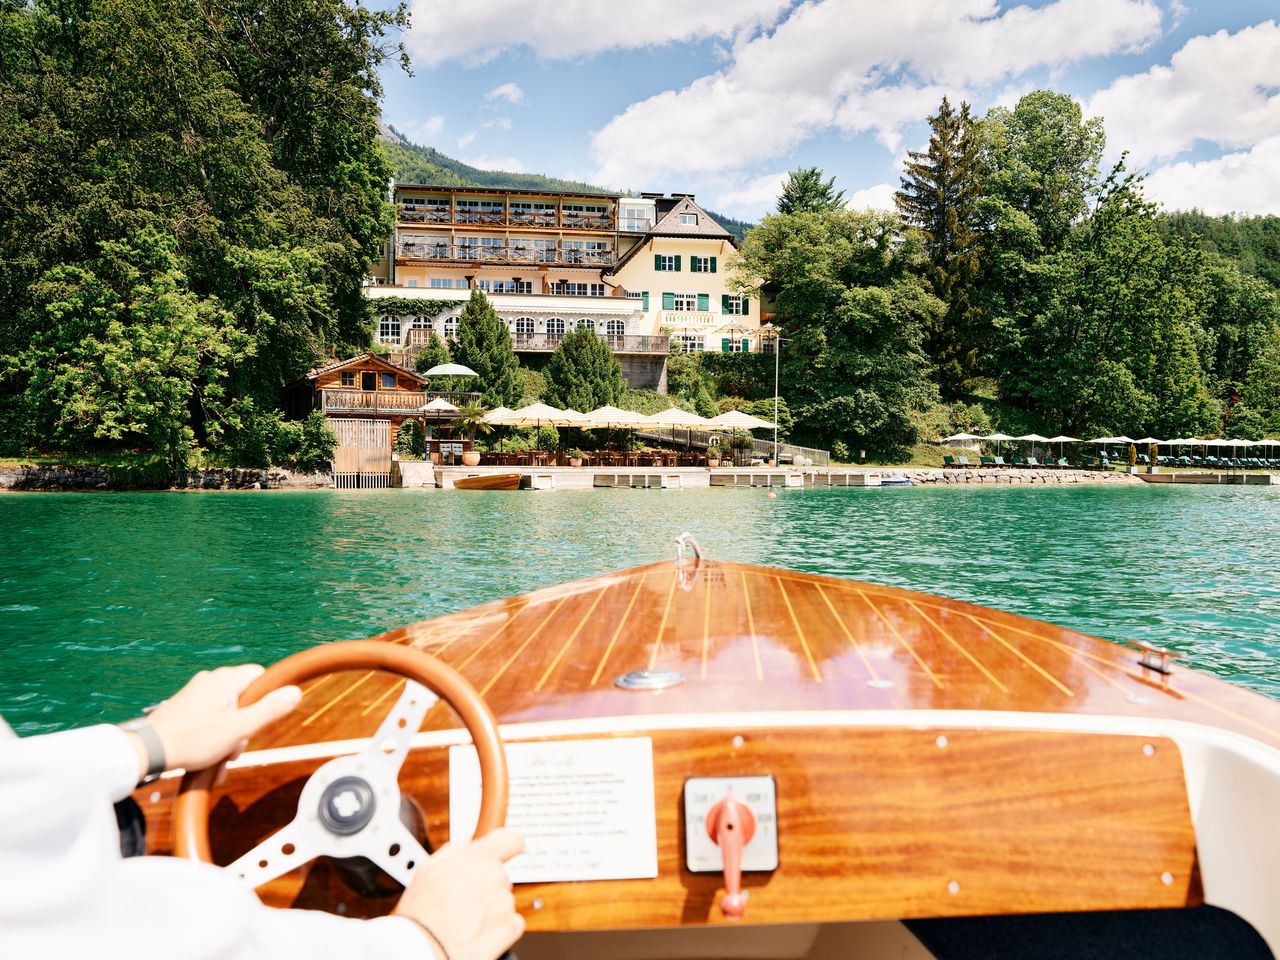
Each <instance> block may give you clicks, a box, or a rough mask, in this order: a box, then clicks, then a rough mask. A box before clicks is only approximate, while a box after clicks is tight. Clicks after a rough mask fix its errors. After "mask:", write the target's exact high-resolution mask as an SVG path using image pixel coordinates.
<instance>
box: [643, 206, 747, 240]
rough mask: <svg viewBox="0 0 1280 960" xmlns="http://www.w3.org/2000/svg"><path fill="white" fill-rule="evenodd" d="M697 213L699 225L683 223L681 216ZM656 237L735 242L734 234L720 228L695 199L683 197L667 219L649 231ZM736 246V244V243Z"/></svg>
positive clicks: (670, 211)
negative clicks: (701, 238) (696, 238)
mask: <svg viewBox="0 0 1280 960" xmlns="http://www.w3.org/2000/svg"><path fill="white" fill-rule="evenodd" d="M682 213H695V214H697V215H698V222H697V223H681V222H680V214H682ZM649 235H650V236H654V237H706V238H708V239H710V240H728V241H730V242H733V234H731V233H730V232H729V231H728V230H726V229H725V228H724V227H722V226H720V224H718V223H717V222H716V221H715V219H714V218H713V217H711V216H710V215H709V214H708V213H707V211H705V210H703V209H702V208H701V207H700V206H698V205H697V204H696V203H694V202H693V197H682V198H681V199H680V201H679V202H677V203H676V205H675V206H673V207H672V208H671V209H670V210H669V211H668V212H667V215H666V216H665V217H663V218H662V219H661V220H659V221H658V222H657V223H655V224H654V225H653V229H652V230H650V231H649ZM735 246H736V243H735Z"/></svg>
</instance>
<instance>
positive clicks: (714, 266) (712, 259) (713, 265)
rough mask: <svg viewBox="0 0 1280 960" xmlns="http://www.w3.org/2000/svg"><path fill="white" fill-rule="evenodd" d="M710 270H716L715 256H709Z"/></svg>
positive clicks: (713, 271)
mask: <svg viewBox="0 0 1280 960" xmlns="http://www.w3.org/2000/svg"><path fill="white" fill-rule="evenodd" d="M711 272H712V273H715V272H716V258H715V257H712V258H711Z"/></svg>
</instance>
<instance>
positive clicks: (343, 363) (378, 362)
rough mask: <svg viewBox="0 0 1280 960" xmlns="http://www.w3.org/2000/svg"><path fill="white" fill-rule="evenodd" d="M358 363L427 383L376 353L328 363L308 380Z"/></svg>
mask: <svg viewBox="0 0 1280 960" xmlns="http://www.w3.org/2000/svg"><path fill="white" fill-rule="evenodd" d="M358 363H372V364H373V365H374V366H377V367H383V368H385V369H386V370H387V371H388V372H389V373H398V374H400V375H401V376H405V377H408V378H409V379H411V380H417V381H418V382H419V383H423V384H425V383H427V378H426V377H424V376H421V375H420V374H417V373H415V372H414V371H412V370H408V369H406V368H404V367H398V366H396V365H395V364H394V363H392V362H391V361H390V360H388V359H387V358H386V357H381V356H379V355H378V354H376V353H362V354H360V355H359V356H358V357H350V358H349V359H347V360H334V361H332V362H330V363H326V364H325V365H324V366H321V367H316V368H315V369H314V370H312V371H310V372H309V373H308V374H307V377H306V379H308V380H314V379H316V377H319V376H321V375H323V374H326V373H333V372H334V371H335V370H344V369H346V368H347V367H354V366H355V365H356V364H358Z"/></svg>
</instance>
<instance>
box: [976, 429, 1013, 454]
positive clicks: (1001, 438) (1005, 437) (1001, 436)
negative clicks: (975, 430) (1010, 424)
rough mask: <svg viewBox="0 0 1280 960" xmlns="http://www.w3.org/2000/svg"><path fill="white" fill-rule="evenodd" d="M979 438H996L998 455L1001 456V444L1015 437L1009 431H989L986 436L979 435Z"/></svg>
mask: <svg viewBox="0 0 1280 960" xmlns="http://www.w3.org/2000/svg"><path fill="white" fill-rule="evenodd" d="M978 439H979V440H994V441H995V442H996V456H1000V444H1001V443H1003V442H1004V441H1005V440H1012V439H1013V437H1011V436H1009V435H1008V434H1007V433H988V434H987V435H986V436H985V437H979V438H978Z"/></svg>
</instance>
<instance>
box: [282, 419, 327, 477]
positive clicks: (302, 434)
mask: <svg viewBox="0 0 1280 960" xmlns="http://www.w3.org/2000/svg"><path fill="white" fill-rule="evenodd" d="M298 427H299V429H298V434H297V436H298V442H297V446H296V447H295V448H294V450H293V455H292V457H291V459H292V461H293V465H294V466H295V467H297V468H298V469H299V470H303V471H307V472H311V471H314V470H319V469H320V467H322V466H324V465H325V464H326V463H328V462H329V461H331V460H332V459H333V448H334V447H336V446H337V445H338V437H337V434H335V433H334V432H333V430H331V429H330V427H329V418H328V417H326V416H325V415H324V414H323V413H321V412H320V411H319V410H312V411H311V412H310V413H309V414H307V418H306V419H305V420H303V421H302V422H301V423H300V424H298Z"/></svg>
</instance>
